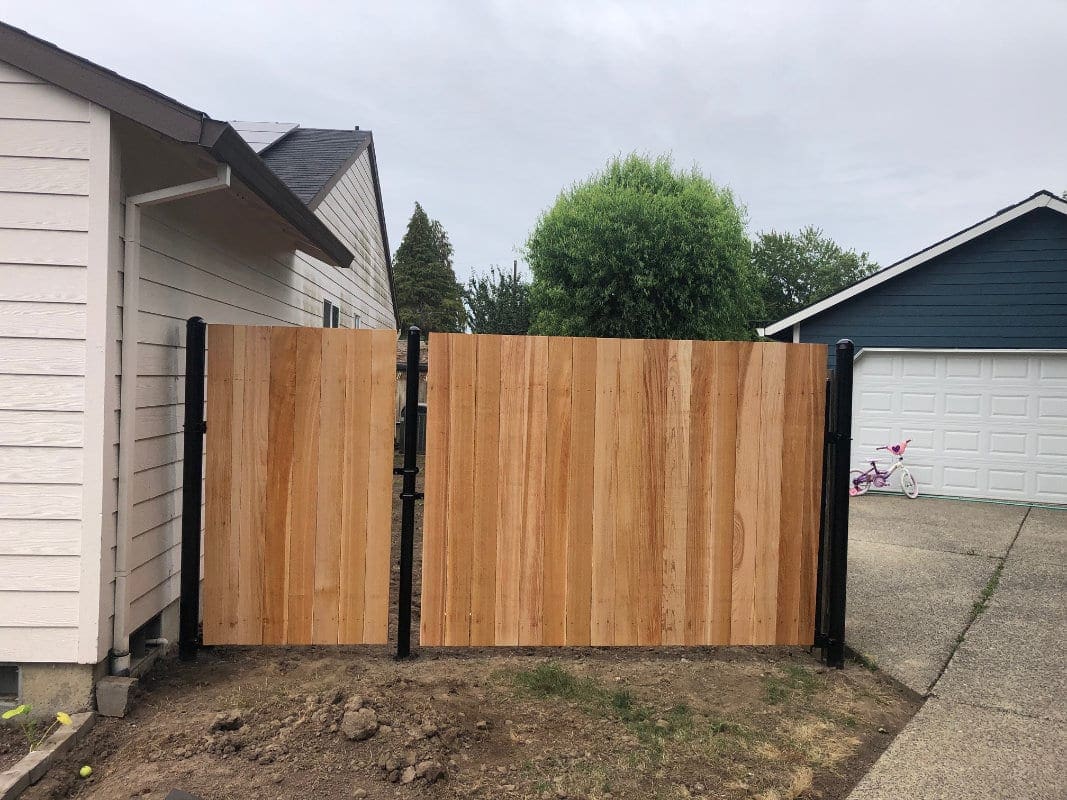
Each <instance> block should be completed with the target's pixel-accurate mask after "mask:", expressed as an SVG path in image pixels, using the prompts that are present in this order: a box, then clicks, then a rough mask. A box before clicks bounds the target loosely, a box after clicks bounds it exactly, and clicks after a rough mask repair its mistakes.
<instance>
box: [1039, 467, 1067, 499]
mask: <svg viewBox="0 0 1067 800" xmlns="http://www.w3.org/2000/svg"><path fill="white" fill-rule="evenodd" d="M1037 493H1038V495H1039V496H1040V497H1043V498H1046V500H1047V502H1050V503H1067V475H1065V474H1064V473H1062V472H1039V473H1038V474H1037Z"/></svg>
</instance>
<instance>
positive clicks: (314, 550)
mask: <svg viewBox="0 0 1067 800" xmlns="http://www.w3.org/2000/svg"><path fill="white" fill-rule="evenodd" d="M207 373H208V378H207V471H206V475H205V485H206V510H205V528H204V554H205V558H204V583H203V593H202V598H203V624H204V633H203V635H204V642H205V643H206V644H359V643H381V642H385V641H386V634H387V623H388V608H389V548H390V531H391V508H392V467H393V416H394V412H393V393H394V384H395V374H396V334H395V332H393V331H389V330H384V331H367V330H360V331H353V330H324V329H317V328H263V327H240V326H229V325H211V326H209V327H208V370H207Z"/></svg>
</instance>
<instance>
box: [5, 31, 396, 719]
mask: <svg viewBox="0 0 1067 800" xmlns="http://www.w3.org/2000/svg"><path fill="white" fill-rule="evenodd" d="M0 58H3V59H6V60H3V61H0V702H3V701H4V700H5V699H6V700H9V701H13V700H14V699H15V697H14V696H8V697H6V698H5V697H3V696H2V695H3V694H4V691H5V689H4V687H6V691H7V693H8V694H9V695H18V696H19V697H20V698H21V699H23V700H24V701H27V702H34V703H36V704H38V705H39V706H41V707H42V708H45V707H47V706H49V705H54V704H62V705H63V706H64V707H65V708H68V709H74V708H76V707H79V706H81V705H85V704H86V703H87V702H88V700H89V693H90V691H91V687H92V683H93V680H94V678H95V677H96V676H99V675H100V674H102V673H104V672H106V671H107V670H108V668H109V660H108V655H109V652H111V653H112V654H113V655H114V654H115V653H116V652H118V653H119V655H122V654H123V653H122V651H123V650H127V651H128V650H129V646H128V645H127V637H130V636H131V635H132V636H134V638H135V640H137V641H138V642H139V641H140V640H141V639H143V638H144V635H143V632H147V633H148V634H149V635H151V636H158V635H160V633H162V634H163V635H169V636H173V635H174V634H173V628H174V625H173V623H174V622H175V621H176V614H175V611H174V606H175V601H176V600H177V598H178V582H179V566H180V565H179V549H180V547H179V545H180V521H179V515H180V511H181V498H182V486H181V483H182V460H181V452H182V449H181V448H182V437H181V432H182V423H183V414H184V406H183V396H184V380H183V373H184V364H185V350H184V337H185V321H186V319H187V318H188V317H190V316H194V315H197V316H201V317H203V318H204V319H205V320H207V321H208V322H209V323H212V322H215V323H241V324H258V325H309V326H320V325H322V324H323V307H324V301H329V302H330V303H332V304H333V305H334V306H337V307H339V309H340V320H339V322H340V325H341V326H342V327H350V326H353V325H358V326H361V327H375V328H395V327H396V318H395V313H394V308H393V297H392V278H391V266H390V262H389V253H388V241H387V237H386V234H385V227H384V224H383V221H382V211H381V195H380V190H379V186H378V179H377V169H376V163H375V154H374V146H373V139H372V138H371V137H370V134H369V132H360V133H359V135H358V136H355V135H353V134H352V132H348V133H345V132H334V133H337V134H338V135H337V136H335V137H324V136H319V137H317V138H318V139H328V140H329V141H328V142H327V145H328V150H329V152H328V153H327V152H326V151H324V150H322V148H319V150H315V151H312V152H310V153H305V156H306V157H307V158H308V159H309V160H308V161H307V162H306V163H305V162H300V161H297V162H294V163H289V164H286V163H284V159H285V158H286V156H285V154H284V153H282V152H281V151H277V152H276V154H275V155H274V156H270V155H269V154H265V157H264V158H260V157H259V156H258V155H257V154H256V150H254V149H253V148H251V147H249V146H248V145H247V144H245V142H244V141H243V140H242V139H241V138H240V137H239V136H238V135H237V133H236V131H235V130H234V129H233V128H231V127H230V126H229V125H227V124H226V123H220V122H215V121H214V120H211V119H210V118H208V117H206V116H204V115H199V117H198V116H197V115H198V114H199V112H195V111H193V110H191V109H187V107H184V106H181V105H180V104H178V103H176V102H175V101H173V100H170V99H169V98H165V97H163V96H162V95H157V94H155V93H153V92H151V90H148V89H145V87H141V86H139V85H136V84H132V83H130V82H128V81H125V80H124V79H122V78H120V77H119V76H116V75H114V73H109V72H106V71H105V70H103V69H101V68H99V67H96V65H92V64H89V62H85V61H83V60H81V59H78V58H77V57H75V56H72V55H71V54H69V53H65V52H63V51H61V50H58V48H55V47H54V46H52V45H50V44H48V43H45V42H41V41H40V40H37V39H34V38H33V37H31V36H29V35H28V34H25V33H24V32H22V31H18V30H17V29H13V28H10V27H8V26H4V25H0ZM86 76H88V77H86ZM102 84H104V89H101V88H100V86H101V85H102ZM195 125H200V126H201V129H200V130H196V129H195V127H194V126H195ZM302 130H303V129H301V128H299V127H298V126H288V127H287V130H286V131H285V132H284V135H282V136H280V137H277V138H276V139H275V140H274V142H273V143H274V144H276V145H277V144H278V143H279V142H282V141H284V138H285V135H296V134H297V132H301V131H302ZM308 138H309V139H312V140H314V139H316V137H315V136H309V137H308ZM356 140H358V142H357V141H356ZM256 147H257V149H264V148H263V147H262V143H259V144H257V145H256ZM346 148H347V149H346ZM324 153H325V154H326V155H329V157H330V158H328V159H326V161H325V162H323V161H322V159H320V158H319V156H320V155H323V154H324ZM272 158H273V159H275V161H276V163H277V164H279V165H280V166H279V167H278V172H277V173H276V172H275V171H274V170H273V169H272V168H271V167H269V166H268V162H269V161H270V159H272ZM282 166H284V167H286V170H283V169H281V167H282ZM309 170H310V172H311V173H313V174H311V175H310V177H308V174H307V173H308V171H309ZM214 176H225V181H223V182H222V183H220V184H219V186H217V187H214V186H213V187H212V189H214V190H213V191H210V192H207V193H203V194H199V195H197V196H190V197H186V198H184V199H178V200H174V201H173V202H167V203H162V204H159V205H147V204H146V205H144V206H143V207H142V206H140V205H137V203H136V202H133V203H131V205H136V206H137V208H138V209H140V222H139V229H140V235H139V237H137V236H136V234H134V235H133V236H131V237H130V241H128V242H127V241H126V236H125V234H126V231H125V222H124V221H125V220H126V219H128V218H129V217H128V216H127V211H128V209H127V208H126V206H127V203H126V198H127V197H133V196H134V195H137V196H139V197H141V196H143V193H145V192H151V191H154V190H158V189H163V188H166V187H171V186H174V185H176V184H183V185H184V184H189V183H193V182H197V181H205V180H207V181H211V180H212V179H213V177H214ZM279 176H281V177H279ZM323 176H325V178H327V179H328V180H326V179H324V177H323ZM305 178H307V180H306V181H305V182H304V183H301V180H303V179H305ZM219 180H222V179H221V178H219ZM309 186H310V187H312V188H314V187H315V186H317V187H318V191H317V192H316V194H318V195H321V196H319V197H315V198H314V199H313V202H308V198H307V194H308V190H309ZM290 187H292V188H290ZM137 227H138V226H136V225H135V226H134V228H135V230H136V228H137ZM131 248H132V249H131ZM131 253H132V255H131ZM131 258H136V262H130V261H129V259H131ZM130 270H132V273H133V274H138V278H137V281H136V283H135V284H127V282H126V276H127V274H128V271H130ZM124 304H128V305H129V309H126V308H124ZM133 309H136V312H135V313H132V315H131V313H130V312H131V311H132V310H133ZM124 314H125V317H124ZM124 320H125V327H128V328H130V329H131V330H133V332H134V334H135V343H134V341H131V342H129V343H126V347H125V349H124V342H123V328H124ZM208 348H209V356H208V358H209V361H210V343H209V345H208ZM124 355H125V357H126V359H127V360H128V361H129V362H130V363H128V364H124V363H123V356H124ZM124 385H125V390H124V388H123V387H124ZM124 398H126V400H127V401H129V404H130V410H129V411H126V409H125V408H124V406H123V399H124ZM134 408H135V409H136V410H133V409H134ZM124 412H125V413H127V414H128V416H129V419H128V420H127V422H128V424H127V425H125V426H124V425H123V424H122V415H123V413H124ZM124 444H125V445H126V450H127V456H126V457H125V458H123V445H124ZM120 536H125V537H126V538H125V539H124V540H123V541H124V542H125V545H126V557H125V573H126V580H125V586H124V587H120V588H122V591H120V592H118V593H117V592H116V572H117V570H121V569H122V566H123V565H121V564H117V561H118V558H119V557H118V556H117V554H116V544H117V542H118V541H119V537H120ZM116 597H118V598H119V602H121V603H122V604H123V605H122V606H121V607H120V608H122V609H125V622H124V624H123V623H121V616H120V625H119V628H120V630H115V628H114V618H115V609H116V606H115V603H116ZM146 624H147V625H148V628H145V627H144V626H146ZM168 632H169V634H168ZM138 637H140V638H139V639H138ZM136 655H137V653H136V652H135V653H134V656H136ZM13 676H15V679H16V681H17V684H13V683H12V677H13ZM13 685H17V687H18V688H17V690H15V691H12V688H11V687H12V686H13Z"/></svg>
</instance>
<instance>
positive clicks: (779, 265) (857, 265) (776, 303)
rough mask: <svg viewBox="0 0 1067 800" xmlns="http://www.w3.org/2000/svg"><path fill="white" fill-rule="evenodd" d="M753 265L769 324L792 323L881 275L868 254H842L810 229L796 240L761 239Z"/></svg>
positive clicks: (768, 235) (773, 235)
mask: <svg viewBox="0 0 1067 800" xmlns="http://www.w3.org/2000/svg"><path fill="white" fill-rule="evenodd" d="M752 262H753V264H754V265H755V267H756V272H757V273H758V275H759V279H760V294H761V295H762V297H763V305H764V308H765V309H766V310H765V314H766V318H767V320H768V321H770V322H774V321H775V320H779V319H782V318H784V317H788V316H789V315H790V314H792V313H793V312H794V311H797V310H798V309H801V308H804V306H807V305H809V304H810V303H814V302H816V301H817V300H821V299H822V298H824V297H827V296H829V295H831V294H833V293H834V292H836V291H838V290H840V289H843V288H844V287H846V286H848V285H849V284H852V283H855V282H856V281H858V280H860V279H862V278H865V277H867V276H868V275H870V274H871V273H872V272H874V271H875V270H876V269H878V265H877V264H875V263H874V262H873V261H871V260H870V259H869V258H868V256H867V254H866V253H859V254H857V253H856V251H855V250H843V249H842V248H841V247H840V246H839V245H837V244H836V243H835V242H834V241H833V240H832V239H830V238H829V237H827V236H824V235H823V232H822V231H821V230H820V229H819V228H816V227H814V226H812V225H809V226H808V227H806V228H804V229H803V230H802V231H801V232H800V233H798V234H792V233H778V232H777V231H771V232H770V233H761V234H760V235H759V236H758V237H757V239H756V242H755V244H754V245H753V247H752Z"/></svg>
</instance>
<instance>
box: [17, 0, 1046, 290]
mask: <svg viewBox="0 0 1067 800" xmlns="http://www.w3.org/2000/svg"><path fill="white" fill-rule="evenodd" d="M0 9H2V12H3V13H2V18H3V19H4V21H6V22H9V23H11V24H14V25H17V26H19V27H22V28H25V29H27V30H28V31H30V32H31V33H33V34H35V35H37V36H40V37H42V38H44V39H48V40H50V41H52V42H54V43H56V44H58V45H59V46H61V47H63V48H65V49H68V50H72V51H73V52H75V53H77V54H79V55H82V56H85V57H86V58H89V59H91V60H93V61H96V62H97V63H99V64H102V65H104V66H106V67H109V68H111V69H114V70H116V71H118V72H119V73H121V74H123V75H125V76H127V77H130V78H133V79H136V80H138V81H141V82H144V83H146V84H148V85H149V86H151V87H153V88H154V89H158V90H159V91H162V92H164V93H165V94H168V95H171V96H172V97H175V98H177V99H178V100H181V101H182V102H184V103H187V104H188V105H191V106H193V107H195V108H198V109H201V110H203V111H205V112H207V113H208V114H210V115H211V116H213V117H215V118H217V119H245V120H270V121H285V122H288V121H292V122H299V123H300V124H302V125H305V126H308V127H336V128H347V127H353V126H355V125H359V126H360V127H362V128H370V129H372V130H373V131H374V134H375V143H376V147H377V152H378V162H379V171H380V175H381V180H382V185H383V193H384V199H385V209H386V215H387V221H388V227H389V236H390V240H391V246H392V248H393V249H394V250H395V248H396V246H397V245H398V244H399V243H400V239H401V237H402V236H403V233H404V230H405V227H406V224H407V220H408V217H409V216H410V214H411V210H412V207H413V205H414V203H415V201H416V200H418V201H420V202H421V203H422V204H423V206H424V207H425V208H426V210H427V212H428V213H429V214H430V216H432V217H436V218H438V219H440V220H441V222H442V223H443V224H444V226H445V229H446V230H447V231H448V233H449V235H450V236H451V239H452V243H453V245H454V246H455V251H456V271H457V274H458V275H459V277H460V278H461V279H464V278H466V277H467V276H468V275H469V273H470V271H471V270H472V269H474V270H479V271H480V270H484V269H485V268H486V267H488V266H489V265H490V264H501V265H505V264H507V265H510V263H511V260H512V259H513V258H516V257H520V258H521V254H520V253H519V250H520V248H521V247H522V244H523V242H524V241H525V239H526V236H527V234H528V233H529V231H530V229H531V227H532V226H533V225H534V223H535V222H536V220H537V216H538V214H539V213H540V212H541V211H542V210H544V209H545V208H546V207H548V206H549V205H550V204H551V203H552V201H553V200H554V198H555V196H556V195H557V193H558V192H559V191H560V189H561V188H563V187H564V186H567V185H569V184H570V183H572V182H573V181H575V180H578V179H581V178H584V177H586V176H588V175H589V174H590V173H591V172H593V171H595V170H596V169H598V168H599V167H600V166H602V165H603V163H604V162H605V161H606V160H607V159H608V158H609V157H610V156H612V155H613V154H618V153H627V152H630V151H638V152H647V153H652V154H658V153H671V154H672V155H673V157H674V159H675V161H676V163H677V164H678V165H680V166H685V167H688V166H690V165H693V164H696V165H699V167H700V168H701V169H702V170H703V172H704V173H705V174H707V175H708V176H709V177H711V178H712V179H713V180H715V181H716V182H718V183H720V184H725V185H727V186H729V187H730V188H732V189H733V191H734V192H735V194H736V195H737V197H738V198H739V199H740V200H741V201H742V202H743V203H744V204H745V205H746V206H747V208H748V214H749V221H750V222H749V231H750V233H752V234H755V233H757V232H759V231H762V230H768V229H771V228H774V229H778V230H796V229H798V228H800V227H802V226H804V225H806V224H814V225H818V226H820V227H822V228H823V229H824V230H825V231H826V232H827V233H828V234H829V235H830V236H832V237H833V238H834V239H835V240H837V241H838V242H839V243H840V244H842V245H844V246H846V247H852V248H856V249H857V250H867V251H869V252H870V254H871V256H872V257H873V258H874V259H875V260H877V261H878V262H879V263H881V264H883V265H885V264H888V263H890V262H892V261H896V260H898V259H900V258H902V257H904V256H906V255H908V254H910V253H911V252H913V251H915V250H917V249H920V248H922V247H925V246H926V245H928V244H931V243H933V242H934V241H936V240H937V239H941V238H943V237H944V236H946V235H948V234H951V233H954V232H955V231H957V230H958V229H960V228H962V227H965V226H967V225H969V224H971V223H973V222H976V221H977V220H979V219H980V218H982V217H985V216H988V215H989V214H991V213H993V212H995V211H997V210H998V209H1000V208H1002V207H1003V206H1006V205H1008V204H1010V203H1013V202H1016V201H1018V200H1020V199H1022V198H1024V197H1026V196H1028V195H1030V194H1032V193H1033V192H1034V191H1036V190H1038V189H1041V188H1048V189H1051V190H1053V191H1056V192H1060V191H1063V190H1064V189H1067V89H1065V82H1064V74H1065V72H1064V69H1065V68H1064V64H1065V63H1067V62H1065V50H1064V45H1065V42H1067V1H1065V0H1014V2H1006V1H1004V0H989V1H988V2H986V1H984V0H965V1H960V2H950V1H949V0H939V2H927V1H925V0H919V1H916V2H913V1H911V0H888V1H887V2H860V1H859V0H849V1H848V2H840V3H839V2H830V0H810V1H809V2H797V0H781V1H780V2H723V3H713V2H707V1H702V2H697V0H693V2H674V3H672V2H662V1H661V2H644V3H638V2H597V1H595V0H570V1H569V2H563V1H557V0H538V1H537V2H529V1H528V0H522V1H520V2H488V1H486V2H475V1H474V0H454V1H453V2H444V1H443V0H440V1H439V2H402V3H400V2H396V3H394V2H382V1H381V0H376V2H373V3H369V2H353V1H351V0H350V1H349V2H337V3H326V2H315V0H304V2H296V1H295V0H290V2H283V3H279V2H264V1H263V0H257V2H228V1H227V0H215V2H210V3H201V2H180V3H167V4H157V3H152V2H147V3H146V2H142V3H112V2H105V1H104V0H93V1H92V2H86V0H76V1H75V2H49V0H39V1H38V2H27V0H17V2H11V0H0ZM2 57H3V54H2V53H0V58H2Z"/></svg>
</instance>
